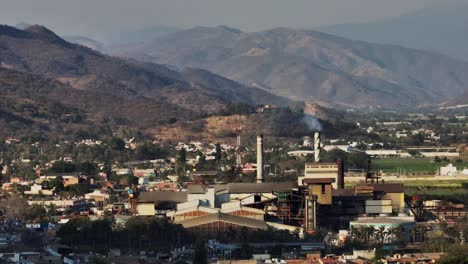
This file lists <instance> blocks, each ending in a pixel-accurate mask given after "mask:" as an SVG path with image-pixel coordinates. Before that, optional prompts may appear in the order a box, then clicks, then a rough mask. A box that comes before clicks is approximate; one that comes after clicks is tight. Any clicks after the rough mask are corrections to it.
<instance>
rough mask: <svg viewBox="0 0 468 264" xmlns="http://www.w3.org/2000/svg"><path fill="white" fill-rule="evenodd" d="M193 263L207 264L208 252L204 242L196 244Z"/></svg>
mask: <svg viewBox="0 0 468 264" xmlns="http://www.w3.org/2000/svg"><path fill="white" fill-rule="evenodd" d="M193 263H197V264H207V263H208V254H207V252H206V245H205V242H204V241H198V242H197V243H196V244H195V252H194V255H193Z"/></svg>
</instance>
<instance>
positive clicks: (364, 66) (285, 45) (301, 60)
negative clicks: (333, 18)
mask: <svg viewBox="0 0 468 264" xmlns="http://www.w3.org/2000/svg"><path fill="white" fill-rule="evenodd" d="M113 55H118V56H121V57H127V58H133V59H136V60H140V61H146V62H153V63H160V64H164V65H171V66H173V67H174V68H179V69H183V68H184V67H196V68H203V69H206V70H208V71H210V72H213V73H215V74H218V75H221V76H224V77H226V78H229V79H232V80H234V81H237V82H240V83H243V84H244V85H246V86H249V87H257V88H260V89H263V90H265V91H269V92H272V93H274V94H276V95H279V96H283V97H287V98H290V99H292V100H300V101H304V100H305V101H306V102H312V103H322V104H324V105H331V106H345V107H362V106H383V107H393V108H395V107H415V106H422V105H428V104H441V103H444V102H450V101H452V100H454V98H457V97H458V96H460V95H462V94H464V93H465V92H466V91H467V90H468V75H467V74H466V73H467V72H468V63H467V62H464V61H461V60H457V59H453V58H451V57H448V56H446V55H441V54H438V53H435V52H429V51H422V50H415V49H409V48H404V47H401V46H396V45H383V44H373V43H368V42H363V41H355V40H350V39H346V38H343V37H337V36H333V35H329V34H325V33H320V32H317V31H311V30H294V29H289V28H275V29H271V30H267V31H262V32H252V33H247V32H242V31H240V30H237V29H233V28H229V27H225V26H218V27H194V28H192V29H188V30H183V31H178V32H175V33H173V34H169V35H166V36H163V37H160V38H157V39H156V40H154V41H150V42H146V43H144V44H140V45H137V46H134V47H133V49H131V48H130V49H126V50H125V51H121V50H120V51H116V52H114V53H113Z"/></svg>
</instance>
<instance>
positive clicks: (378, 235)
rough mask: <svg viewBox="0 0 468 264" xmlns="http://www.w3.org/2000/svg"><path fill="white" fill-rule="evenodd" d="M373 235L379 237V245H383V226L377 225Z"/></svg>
mask: <svg viewBox="0 0 468 264" xmlns="http://www.w3.org/2000/svg"><path fill="white" fill-rule="evenodd" d="M375 236H376V237H377V239H379V243H380V245H383V243H384V240H385V237H386V236H387V231H386V230H385V226H379V227H378V228H377V230H376V231H375Z"/></svg>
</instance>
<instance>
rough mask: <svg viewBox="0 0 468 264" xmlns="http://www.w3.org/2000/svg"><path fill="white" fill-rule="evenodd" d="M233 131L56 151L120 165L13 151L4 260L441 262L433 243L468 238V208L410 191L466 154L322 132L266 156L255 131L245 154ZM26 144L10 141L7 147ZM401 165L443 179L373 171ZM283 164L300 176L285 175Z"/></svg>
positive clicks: (444, 173) (454, 176) (6, 180)
mask: <svg viewBox="0 0 468 264" xmlns="http://www.w3.org/2000/svg"><path fill="white" fill-rule="evenodd" d="M367 130H369V129H367ZM237 132H238V133H237V144H235V145H232V144H219V143H217V144H212V143H205V142H197V141H191V142H188V143H183V142H178V143H176V144H174V145H173V146H172V149H173V151H166V152H165V151H162V150H160V149H158V151H159V152H160V153H159V152H158V153H152V154H151V155H149V156H148V157H152V158H154V157H157V158H156V159H149V160H138V159H137V160H134V161H126V162H122V161H125V160H122V161H117V160H118V159H119V158H118V157H117V156H118V155H117V154H115V153H120V152H127V153H132V152H134V153H139V149H141V148H147V149H146V150H145V151H147V152H155V150H154V149H153V150H150V149H149V148H151V146H153V148H154V147H157V146H159V145H160V144H161V143H160V142H158V141H153V142H148V143H144V145H141V144H142V143H141V142H137V140H135V138H130V139H120V138H118V137H113V138H111V139H107V140H104V141H102V140H92V139H83V140H80V141H77V142H61V143H60V144H56V145H55V147H56V148H59V147H60V145H67V144H69V145H71V146H72V148H84V149H82V151H83V150H86V149H87V151H88V152H89V150H90V149H93V148H99V147H104V146H106V147H109V149H110V150H112V151H115V153H113V154H109V155H113V156H114V158H113V159H114V162H113V163H109V162H110V160H108V161H107V162H102V163H97V162H95V161H94V162H93V161H86V162H83V161H81V160H80V161H78V160H75V159H77V158H79V157H80V155H78V156H76V153H75V154H73V155H70V156H61V157H59V158H57V159H53V160H42V161H41V162H39V163H37V160H34V159H37V158H44V153H43V151H44V150H41V146H40V145H41V144H40V143H38V142H36V143H32V144H31V147H35V148H37V149H39V152H37V155H31V156H30V157H23V158H19V159H14V160H10V161H9V162H7V160H5V157H6V156H7V155H6V153H3V155H4V156H3V158H2V163H3V164H5V165H3V169H2V171H1V175H3V176H2V181H3V184H2V197H3V198H2V199H3V202H2V212H3V222H2V223H3V224H2V230H4V233H3V235H2V237H3V241H4V242H3V247H4V248H5V249H11V250H12V251H10V252H5V253H1V254H0V258H1V259H3V260H4V261H10V262H12V263H39V262H36V261H38V260H44V261H46V260H47V261H49V262H44V263H62V261H63V263H87V262H89V261H90V260H93V259H104V260H107V261H108V262H109V263H141V262H144V263H166V262H171V263H172V262H174V261H191V260H192V259H193V258H194V257H196V256H198V254H206V256H207V257H208V258H209V259H210V260H216V261H218V263H373V262H372V261H374V260H375V259H379V261H381V263H407V262H410V263H434V262H435V261H436V260H437V259H439V258H440V257H441V256H442V255H443V254H444V252H443V251H442V248H440V249H438V248H437V246H436V245H432V244H429V245H428V244H427V241H428V238H431V239H436V240H437V239H438V240H440V242H438V243H444V242H443V241H444V240H446V239H453V240H455V241H459V243H461V244H463V242H464V239H465V236H466V235H467V234H465V233H463V232H464V231H463V230H464V228H466V222H464V221H466V220H465V219H466V216H467V213H468V211H467V209H466V207H465V204H464V201H460V200H458V199H451V198H450V197H449V199H430V196H427V195H420V194H414V195H409V193H408V192H407V190H406V188H405V182H406V181H411V180H413V181H414V180H419V181H425V180H429V181H433V180H435V179H442V178H443V179H448V180H449V181H450V180H453V181H454V182H458V181H466V180H468V173H467V172H468V169H467V168H466V167H463V168H462V167H460V166H459V165H460V164H467V163H466V162H464V161H463V159H462V158H464V157H466V154H467V151H468V148H467V147H466V146H463V145H461V146H458V147H451V146H450V147H431V146H427V145H426V146H419V147H414V148H413V147H408V148H406V149H405V150H402V149H398V150H396V149H393V150H392V149H389V150H383V149H382V147H383V146H382V143H379V142H372V143H365V142H359V143H357V142H350V143H348V144H343V142H345V141H344V140H343V139H326V140H325V139H324V140H322V133H320V132H315V133H313V134H311V136H305V137H304V138H303V140H302V142H301V144H300V145H295V144H292V145H290V146H282V147H278V146H276V147H266V146H265V143H264V136H261V135H259V136H257V137H256V141H255V145H254V146H249V145H242V144H241V142H242V140H241V137H242V133H241V131H240V130H237ZM414 133H415V134H416V133H419V131H417V132H414ZM415 134H413V135H415ZM425 134H426V135H427V138H433V137H434V135H433V133H432V134H431V133H425ZM418 135H419V134H418ZM437 140H438V139H437ZM325 142H326V143H325ZM379 144H381V146H380V147H379V148H376V147H375V146H376V145H379ZM20 145H21V140H20V139H14V138H9V139H6V140H5V141H4V144H3V146H6V148H5V149H8V147H13V146H20ZM293 149H296V150H293ZM413 150H417V154H414V152H413V155H411V154H409V153H412V151H413ZM140 151H141V150H140ZM170 153H174V154H172V155H171V154H170ZM278 153H283V154H278ZM403 153H405V154H404V155H403ZM398 154H399V155H398ZM278 155H279V156H278ZM330 155H332V156H331V157H329V156H330ZM275 156H278V158H277V164H272V163H271V162H272V161H273V160H275V158H274V157H275ZM33 157H34V158H33ZM358 157H361V160H358ZM31 158H33V159H31ZM395 158H402V159H407V160H414V159H422V160H426V162H427V163H432V164H435V165H436V166H437V170H434V171H431V170H428V171H425V172H424V171H423V172H410V171H407V170H400V169H399V170H397V171H390V170H389V171H385V170H381V169H376V168H374V167H373V166H374V165H372V163H371V160H374V161H376V162H378V161H379V160H380V159H395ZM428 158H429V159H428ZM330 159H331V160H330ZM459 160H460V161H459ZM350 161H352V162H353V164H354V165H356V164H357V165H356V166H358V167H352V166H350V165H351V164H346V163H345V162H350ZM449 162H450V163H449ZM460 162H461V163H460ZM282 163H286V164H288V163H291V165H290V166H293V167H289V168H288V167H283V166H275V165H279V164H282ZM33 164H36V165H33ZM445 164H447V165H445ZM25 166H28V167H30V170H31V173H30V174H28V173H24V167H25ZM294 166H295V167H294ZM359 166H360V167H359ZM259 168H261V169H259ZM415 177H416V178H415ZM463 186H465V185H463ZM464 223H465V224H464ZM460 228H461V229H460ZM456 230H460V231H459V233H458V231H456ZM455 231H456V232H455ZM167 232H169V233H170V234H171V235H170V237H166V235H163V234H169V233H167ZM454 232H455V233H454ZM146 234H148V235H149V234H152V235H149V236H148V235H146ZM158 234H159V235H158ZM441 234H442V235H441ZM447 236H450V238H449V237H447ZM200 239H203V241H206V242H205V244H203V245H202V246H200V245H199V243H200ZM438 240H437V241H438ZM30 241H37V243H39V244H40V245H41V246H40V247H38V246H37V245H35V246H32V245H31V243H30ZM456 243H458V242H456ZM90 245H92V247H91V248H90V247H89V246H90ZM200 247H203V249H200ZM440 247H443V245H442V244H440ZM278 249H280V250H279V251H278ZM382 249H384V250H385V251H383V250H382ZM200 251H201V253H200ZM236 259H244V260H243V261H240V262H239V261H237V262H236V261H234V260H236ZM249 259H250V260H249ZM28 261H29V262H28ZM223 261H224V262H223ZM249 261H250V262H249ZM40 263H42V262H40ZM194 263H196V262H194Z"/></svg>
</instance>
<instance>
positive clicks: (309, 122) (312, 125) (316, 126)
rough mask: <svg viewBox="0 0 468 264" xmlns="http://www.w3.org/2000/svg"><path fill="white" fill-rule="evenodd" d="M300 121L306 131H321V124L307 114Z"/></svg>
mask: <svg viewBox="0 0 468 264" xmlns="http://www.w3.org/2000/svg"><path fill="white" fill-rule="evenodd" d="M302 121H303V122H304V124H305V125H306V126H307V128H308V129H310V130H312V131H319V132H320V131H322V124H320V121H319V120H318V119H317V118H316V117H314V116H312V115H309V114H304V117H303V118H302Z"/></svg>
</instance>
